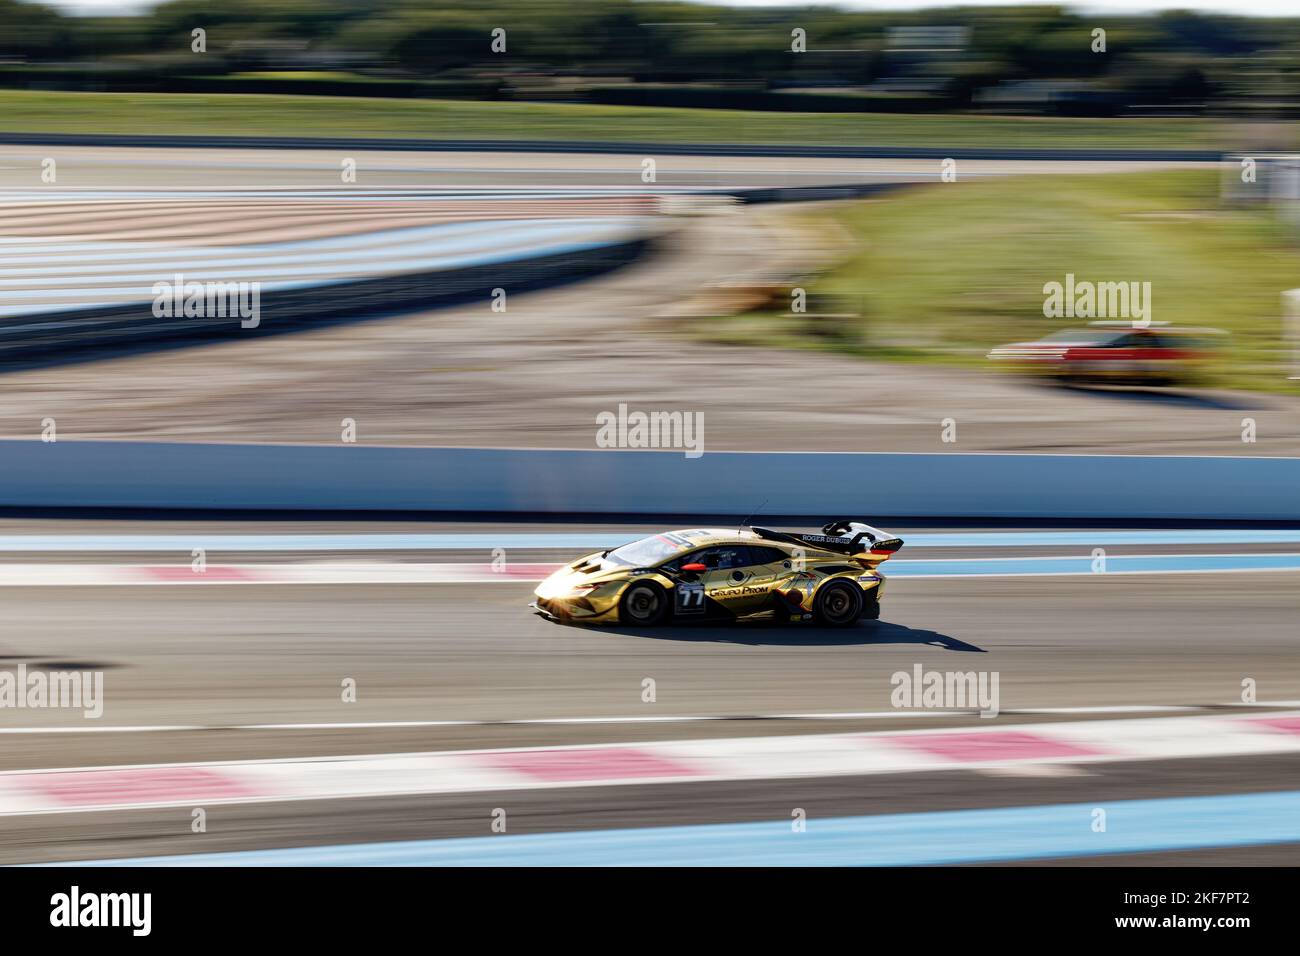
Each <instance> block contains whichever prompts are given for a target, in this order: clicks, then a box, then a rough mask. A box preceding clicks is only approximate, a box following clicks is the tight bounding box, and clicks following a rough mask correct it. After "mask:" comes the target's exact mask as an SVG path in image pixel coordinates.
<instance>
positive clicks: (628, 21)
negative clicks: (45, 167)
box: [0, 0, 1300, 115]
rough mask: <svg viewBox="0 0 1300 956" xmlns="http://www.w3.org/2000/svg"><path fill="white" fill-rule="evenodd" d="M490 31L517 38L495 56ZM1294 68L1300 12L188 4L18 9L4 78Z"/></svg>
mask: <svg viewBox="0 0 1300 956" xmlns="http://www.w3.org/2000/svg"><path fill="white" fill-rule="evenodd" d="M196 29H201V30H203V31H205V33H204V37H205V52H202V53H197V52H195V51H194V50H193V48H192V47H193V45H194V39H193V31H194V30H196ZM1098 29H1100V30H1104V31H1105V32H1104V37H1103V38H1102V43H1104V50H1103V49H1102V48H1101V45H1102V44H1099V37H1098V35H1097V34H1096V33H1095V31H1097V30H1098ZM494 30H504V31H505V33H504V36H500V35H498V39H497V41H496V48H495V49H494V35H493V31H494ZM798 31H802V33H801V34H800V33H799V32H798ZM801 38H802V39H801ZM801 43H802V48H800V44H801ZM502 45H504V51H502V50H501V46H502ZM1297 54H1300V18H1286V19H1283V18H1272V19H1269V18H1248V17H1237V16H1226V15H1211V14H1198V13H1190V12H1168V13H1162V14H1155V15H1150V16H1103V15H1100V14H1086V13H1076V12H1072V11H1069V10H1066V9H1064V8H1061V7H1055V6H1034V7H1004V8H962V7H954V8H947V9H930V10H924V11H917V12H903V13H899V12H890V13H881V12H862V11H852V10H842V9H838V8H834V7H826V6H816V7H814V6H789V7H781V8H775V7H764V8H746V9H740V8H733V7H720V6H708V5H704V4H691V3H674V2H656V0H644V2H641V0H584V2H580V3H559V2H555V0H447V2H442V3H439V4H437V5H436V6H431V5H429V4H428V3H426V2H423V0H223V2H221V3H215V2H205V0H172V2H168V3H163V4H161V5H160V6H157V7H155V8H153V9H152V10H150V11H148V12H146V13H144V14H141V15H138V16H94V17H74V16H68V15H64V14H62V13H60V12H58V11H56V10H54V9H52V8H49V7H45V6H41V5H39V4H35V3H25V2H19V0H0V84H2V85H6V86H18V87H30V88H65V89H76V88H81V89H134V90H175V91H187V90H232V91H241V90H242V91H251V92H259V91H267V92H271V91H293V92H310V93H326V94H328V93H335V94H340V93H342V94H355V93H364V94H365V95H372V96H373V95H380V96H382V95H393V96H421V95H428V96H469V97H485V98H494V97H512V98H519V99H573V100H586V101H594V102H607V103H650V104H663V105H687V106H722V107H735V108H756V109H798V110H819V109H833V110H856V109H861V110H881V109H886V110H902V111H918V110H929V109H940V110H950V109H968V108H985V109H993V110H999V111H1033V112H1056V113H1086V114H1102V115H1104V114H1110V113H1117V112H1120V111H1132V110H1134V109H1141V110H1147V111H1161V110H1163V111H1200V110H1207V109H1211V110H1216V111H1227V112H1247V111H1264V112H1266V113H1268V114H1271V115H1272V114H1284V113H1286V112H1288V111H1291V110H1295V109H1296V108H1297V104H1300V56H1298V55H1297Z"/></svg>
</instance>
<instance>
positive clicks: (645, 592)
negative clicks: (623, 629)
mask: <svg viewBox="0 0 1300 956" xmlns="http://www.w3.org/2000/svg"><path fill="white" fill-rule="evenodd" d="M667 616H668V595H667V593H666V592H665V591H664V589H663V588H661V587H660V586H659V585H657V584H655V583H654V582H653V581H639V582H637V583H636V584H633V585H632V586H631V587H629V588H628V589H627V590H626V591H624V592H623V599H622V600H621V601H619V602H618V620H619V623H620V624H631V625H633V626H635V627H653V626H654V625H656V624H662V623H663V620H664V618H665V617H667Z"/></svg>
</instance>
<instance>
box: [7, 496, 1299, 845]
mask: <svg viewBox="0 0 1300 956" xmlns="http://www.w3.org/2000/svg"><path fill="white" fill-rule="evenodd" d="M73 525H75V530H76V531H77V532H79V533H105V534H122V533H139V532H141V531H143V530H147V531H150V532H155V533H180V534H182V535H183V534H185V533H186V532H187V531H190V532H194V533H198V532H200V531H201V532H206V533H213V532H216V533H241V532H269V531H274V530H286V529H290V530H293V531H296V532H300V533H323V532H326V531H328V532H338V531H341V530H348V531H353V532H355V531H370V532H375V531H379V532H381V533H411V532H414V531H420V532H465V531H467V530H469V529H474V530H477V531H481V532H485V533H487V534H489V535H491V534H493V533H497V532H500V533H502V534H506V533H512V532H519V531H527V532H537V533H555V532H561V531H562V532H577V533H583V532H582V528H583V527H584V526H582V525H567V524H562V523H554V522H553V523H547V524H543V525H534V526H530V527H527V528H520V527H519V526H510V527H508V528H507V527H503V526H497V525H486V526H485V525H477V526H476V525H473V524H471V523H458V524H454V525H453V524H446V523H421V524H418V525H417V524H413V523H391V522H390V523H382V522H364V523H362V522H357V523H349V524H346V525H325V524H321V523H307V524H303V523H294V522H291V521H280V522H274V523H271V524H269V525H267V526H262V525H256V526H255V525H253V524H251V523H243V522H238V521H233V522H208V523H205V524H202V525H199V524H193V523H187V522H183V521H169V522H163V523H157V522H155V523H152V524H150V523H147V522H143V521H136V520H122V521H112V522H108V521H106V522H102V523H92V524H88V523H86V522H85V521H82V520H78V521H75V522H74V521H71V520H69V521H67V522H55V521H50V520H34V519H10V520H7V521H5V522H4V523H3V525H2V526H0V532H3V533H5V534H63V533H67V532H69V531H71V530H74V528H73V527H71V526H73ZM585 527H586V529H587V531H589V532H591V533H597V532H599V533H611V532H613V533H622V532H626V533H627V534H628V536H629V537H633V536H635V535H636V534H637V533H638V532H639V531H641V530H643V529H644V528H645V526H642V525H635V524H611V525H599V526H595V525H587V526H585ZM893 530H898V531H899V532H900V533H902V534H904V536H905V537H906V536H907V535H908V534H913V533H921V534H925V533H940V532H944V531H947V530H963V529H942V528H921V529H916V528H912V527H908V526H900V527H899V528H896V529H893ZM964 530H969V529H964ZM999 530H1000V531H1003V532H1008V531H1009V532H1012V533H1015V532H1016V531H1017V529H1007V528H1002V529H999ZM1034 530H1035V531H1036V532H1040V533H1042V532H1044V531H1045V530H1047V529H1034ZM1281 546H1282V545H1281V544H1244V543H1238V544H1230V545H1228V544H1225V545H1215V546H1207V545H1204V544H1202V545H1190V544H1189V545H1177V546H1174V545H1170V546H1165V547H1162V548H1154V549H1153V548H1152V546H1150V545H1131V546H1121V545H1116V546H1113V547H1111V548H1110V549H1108V550H1110V551H1111V552H1112V553H1116V554H1119V553H1125V552H1127V553H1179V552H1183V551H1189V550H1190V551H1201V552H1205V551H1227V552H1232V553H1256V552H1260V551H1270V550H1276V549H1277V548H1278V547H1281ZM1071 547H1073V546H1071ZM1071 547H1059V546H1058V547H1045V546H1041V545H1035V546H1033V547H1024V546H1019V547H1018V546H1015V545H1014V544H1011V545H1006V546H1001V547H997V548H961V549H959V548H951V549H949V548H928V547H926V548H918V549H916V550H915V551H914V552H913V553H912V554H911V555H910V556H911V557H913V558H919V557H926V558H929V557H938V556H941V555H950V554H957V553H961V556H963V557H967V558H969V557H972V556H974V555H976V554H978V555H980V556H994V555H996V556H1023V557H1035V556H1042V555H1044V554H1052V553H1063V552H1064V553H1070V552H1071ZM1075 550H1077V549H1075ZM356 556H357V555H355V554H352V555H349V554H347V553H343V554H339V553H333V554H331V553H329V552H327V551H325V550H324V549H323V550H322V551H321V552H319V553H312V552H298V553H294V554H291V555H284V554H281V555H267V554H266V553H264V552H258V553H255V554H248V555H231V554H220V555H210V556H209V560H210V561H227V560H234V559H236V558H246V559H249V560H272V559H274V560H293V561H301V560H320V559H326V558H331V557H332V558H334V559H340V558H348V557H356ZM568 556H570V555H569V554H563V555H561V554H560V553H559V552H557V551H554V550H552V551H537V552H528V553H527V556H526V557H522V556H521V557H520V558H519V559H520V560H529V561H532V560H539V561H540V560H547V559H551V558H554V559H557V560H558V559H559V558H561V557H568ZM907 556H908V554H907V549H906V548H905V550H904V552H903V553H901V554H900V555H899V557H898V558H897V559H895V560H896V561H898V562H901V561H902V560H903V559H904V558H905V557H907ZM29 557H30V556H27V555H17V554H13V553H10V554H6V555H5V556H4V560H5V561H6V562H9V561H14V560H24V561H26V560H28V559H29ZM55 557H58V558H60V559H66V560H77V561H92V562H93V561H113V562H119V561H129V560H149V561H153V562H158V561H159V560H160V558H159V556H158V555H157V554H143V553H141V554H134V555H132V554H119V553H105V552H96V553H91V554H60V555H56V556H55ZM174 557H175V560H176V563H178V564H185V563H186V561H187V560H188V554H184V553H182V554H177V555H175V556H174ZM369 557H371V558H373V557H374V555H370V556H369ZM381 557H382V558H383V559H384V560H393V561H401V560H411V559H416V558H418V559H419V560H423V561H430V560H432V561H456V560H465V559H467V558H468V559H474V560H482V559H483V558H484V557H485V555H484V553H482V552H479V551H472V550H465V551H459V550H455V549H450V550H443V551H438V552H436V553H429V552H425V553H421V554H418V555H417V554H413V553H411V552H394V553H392V554H387V555H381ZM41 559H42V560H51V559H52V558H51V556H50V555H44V556H42V557H41ZM1297 580H1298V579H1297V576H1296V572H1294V571H1287V572H1251V573H1239V574H1238V573H1233V574H1215V575H1207V574H1135V575H1109V576H1108V575H1075V576H1065V577H1045V578H1038V577H999V578H990V579H981V580H961V579H951V578H945V579H918V580H906V579H903V578H901V577H895V578H894V579H893V580H891V582H890V587H889V591H888V595H887V597H886V600H885V610H884V615H883V621H882V622H880V623H878V624H871V625H864V626H862V627H860V628H858V629H855V630H852V631H848V632H827V631H820V630H817V629H815V628H810V627H803V626H785V625H772V624H753V625H742V626H728V627H723V626H696V627H682V628H664V629H655V630H651V631H644V632H638V631H635V630H632V629H627V628H619V627H613V628H600V629H594V628H593V629H584V628H573V627H565V626H561V625H557V624H553V623H550V622H548V621H546V620H543V619H541V618H539V617H536V616H534V615H532V614H530V613H529V611H528V610H527V608H526V606H525V605H526V604H527V602H528V600H529V597H530V593H531V587H532V586H531V584H530V583H528V582H526V581H509V582H503V583H496V584H469V585H435V586H420V585H361V586H348V587H320V586H283V587H281V586H257V587H252V586H248V587H245V586H240V585H222V586H185V585H181V586H168V587H139V588H115V587H101V588H41V589H20V588H0V614H3V616H4V619H5V620H6V622H7V626H6V633H5V636H4V638H3V639H0V668H5V669H12V668H14V667H16V666H17V665H18V663H20V662H25V663H26V665H27V666H28V667H32V668H47V669H58V668H60V667H62V668H87V669H102V670H103V671H104V673H105V687H106V691H105V694H106V698H107V706H106V710H105V714H104V717H103V718H102V719H101V720H100V721H98V722H94V721H89V722H82V721H80V720H79V719H77V720H74V719H70V718H69V717H68V716H67V714H66V713H62V712H59V711H41V712H34V711H22V712H19V711H0V730H5V731H6V732H5V733H4V734H3V737H2V739H3V740H4V747H3V749H2V751H0V770H35V769H40V768H55V767H62V768H68V767H94V766H112V765H123V764H138V763H150V764H152V763H165V762H191V761H209V760H229V759H234V760H245V759H270V758H288V757H304V756H329V755H348V754H367V753H370V754H392V753H402V752H422V751H442V750H464V749H475V750H478V749H488V748H503V747H552V746H563V745H572V744H599V743H635V742H645V741H655V740H672V739H684V738H724V737H725V738H734V737H742V736H756V735H761V736H771V735H779V734H807V733H815V734H824V733H837V732H859V731H863V730H880V729H887V730H904V729H911V728H927V729H928V728H936V727H969V726H972V725H976V724H987V723H988V721H982V720H980V719H979V718H977V717H974V716H972V715H969V714H952V715H943V716H934V715H926V716H918V717H909V716H895V717H889V718H873V717H855V718H851V719H832V720H793V719H774V718H772V717H771V715H775V714H795V713H798V714H809V713H855V714H871V713H879V712H888V711H890V710H891V703H890V691H891V684H890V680H889V678H890V675H891V674H892V673H894V672H896V671H899V670H909V669H911V668H912V667H913V666H914V665H916V664H921V665H923V666H924V667H925V668H926V669H936V670H963V671H965V670H983V671H997V672H999V673H1000V675H1001V708H1002V711H1003V713H1002V714H1001V715H1000V716H999V717H998V718H996V721H995V722H996V724H997V725H998V726H999V727H1002V726H1006V727H1011V726H1013V725H1015V724H1017V723H1024V722H1026V721H1033V722H1039V723H1041V722H1043V721H1052V720H1061V721H1066V720H1105V719H1108V718H1110V717H1113V716H1115V714H1114V713H1111V712H1108V711H1106V710H1104V709H1099V708H1108V707H1109V708H1122V709H1123V710H1124V712H1125V713H1128V714H1136V715H1139V716H1142V715H1144V714H1145V713H1146V711H1145V709H1146V708H1149V709H1150V713H1149V714H1148V715H1153V716H1160V715H1161V713H1162V712H1161V711H1160V710H1159V709H1158V708H1160V707H1189V708H1197V709H1198V711H1197V712H1201V713H1235V712H1241V711H1245V710H1247V708H1244V707H1242V706H1241V705H1240V704H1239V703H1238V704H1234V701H1239V700H1240V694H1241V681H1242V680H1243V678H1247V677H1252V678H1255V679H1256V680H1257V681H1258V685H1259V689H1258V697H1259V700H1260V701H1261V702H1294V701H1297V700H1300V666H1297V660H1298V658H1297V656H1296V654H1295V641H1296V638H1297V634H1296V622H1297V620H1300V588H1297V587H1296V582H1297ZM344 677H352V678H354V679H355V680H356V681H357V687H358V699H357V702H356V703H353V704H343V703H341V702H340V700H339V692H338V688H339V686H340V681H341V679H342V678H344ZM646 677H652V678H653V679H654V680H655V681H656V684H657V700H656V701H655V702H654V703H653V704H647V703H645V702H643V701H642V699H641V689H642V681H643V679H644V678H646ZM1062 709H1063V710H1065V711H1066V712H1065V713H1056V714H1043V713H1041V711H1043V710H1062ZM1074 709H1077V710H1076V712H1069V711H1071V710H1074ZM1263 709H1268V708H1267V707H1265V708H1263ZM1034 711H1039V713H1033V712H1034ZM76 716H77V717H79V715H76ZM648 716H653V717H679V718H682V717H692V716H730V717H733V718H735V719H730V720H725V721H717V720H711V721H695V720H676V721H668V722H663V721H653V722H651V721H647V720H646V718H647V717H648ZM611 717H613V718H620V720H619V721H618V722H614V723H603V722H594V723H544V722H543V723H511V721H520V720H523V721H546V720H567V719H574V718H577V719H584V718H585V719H590V718H611ZM1169 719H1171V720H1177V719H1180V718H1179V717H1177V716H1172V717H1170V718H1169ZM438 720H448V721H466V722H468V723H460V724H457V725H454V726H431V725H424V726H408V727H386V726H383V725H384V724H386V723H388V722H392V721H414V722H421V721H438ZM87 723H97V724H99V725H101V726H103V727H113V726H122V725H162V726H178V725H199V726H201V727H203V728H205V729H199V730H193V729H190V730H179V729H177V730H165V729H164V730H157V731H145V732H134V733H121V732H115V731H112V730H103V731H92V732H76V733H59V734H50V733H29V732H26V731H28V730H31V729H34V728H40V727H46V728H48V727H51V726H63V727H67V726H70V725H75V724H81V725H82V726H84V725H85V724H87ZM259 724H311V725H314V726H311V727H307V728H302V729H285V728H279V729H250V725H259ZM336 724H350V725H352V726H350V727H342V726H330V725H336ZM15 729H18V730H23V731H24V732H20V733H15V732H13V731H14V730H15ZM1298 768H1300V764H1297V758H1296V757H1295V756H1293V755H1270V756H1249V757H1243V756H1236V757H1227V758H1223V759H1216V760H1164V761H1161V760H1153V761H1146V762H1136V763H1124V764H1094V765H1089V766H1087V767H1085V768H1066V769H1064V770H1060V771H1059V772H1056V771H1053V770H1052V768H1048V769H1047V770H1046V771H1043V772H1040V773H1034V772H1030V771H1025V772H1021V773H1016V772H1007V773H998V772H994V771H962V772H945V773H919V774H915V773H914V774H904V775H901V776H880V777H848V778H844V777H837V778H810V779H794V780H791V779H782V780H766V781H747V782H725V781H724V782H711V783H682V784H673V785H636V786H618V787H598V786H597V787H584V788H581V789H578V790H568V789H552V790H545V791H527V790H524V791H512V792H510V793H508V794H491V793H475V794H464V795H440V796H438V795H434V796H424V797H409V796H393V797H374V798H371V797H367V798H357V799H348V800H326V801H319V802H311V803H282V804H259V805H233V806H223V807H216V808H213V809H212V810H211V811H210V813H211V818H210V825H209V831H208V833H206V834H204V835H202V836H201V837H200V836H196V835H194V834H192V833H191V832H190V830H189V821H190V818H189V811H188V810H187V809H175V808H173V809H162V810H160V809H151V810H130V811H110V812H93V813H64V814H58V815H54V816H49V815H22V816H10V817H4V816H0V861H3V862H39V861H50V860H83V859H91V858H99V857H105V858H118V859H120V858H136V857H145V856H154V855H162V854H186V853H194V852H205V853H206V852H219V851H244V850H263V849H271V848H286V847H295V846H325V845H336V844H351V843H372V842H373V843H385V844H386V843H389V842H391V841H398V840H430V839H442V838H445V837H461V836H478V835H486V834H487V833H489V830H488V826H489V824H490V822H491V821H490V813H491V811H492V809H494V808H496V807H506V808H508V809H509V813H510V819H511V830H510V832H511V833H518V834H525V833H541V832H548V833H560V832H567V831H573V830H593V829H598V830H612V829H620V828H628V827H632V828H641V827H657V826H670V825H671V826H681V825H702V824H716V823H739V822H746V821H754V820H762V819H778V820H779V819H789V815H790V808H791V807H802V808H804V809H806V810H807V812H808V814H809V818H810V819H817V818H829V817H842V816H854V815H859V814H882V813H902V812H909V813H911V812H928V811H947V810H956V809H975V808H992V807H1011V806H1028V805H1037V804H1060V803H1080V802H1088V801H1094V800H1095V801H1115V800H1141V799H1149V798H1153V797H1191V796H1205V795H1210V794H1218V795H1231V794H1246V793H1264V792H1271V791H1280V790H1285V789H1287V788H1289V787H1292V786H1293V784H1294V775H1295V772H1296V770H1297V769H1298ZM1296 852H1297V851H1296V850H1295V847H1294V846H1292V845H1285V846H1280V847H1279V846H1272V847H1267V848H1263V849H1260V848H1254V847H1235V848H1234V847H1219V848H1213V849H1203V850H1197V851H1183V852H1176V853H1163V854H1152V855H1150V856H1148V855H1146V854H1121V855H1118V856H1114V857H1112V856H1107V855H1103V856H1100V857H1096V856H1093V857H1088V858H1086V859H1085V861H1084V862H1090V863H1096V862H1108V861H1109V862H1116V863H1126V862H1154V863H1169V864H1177V863H1183V862H1189V861H1201V862H1204V861H1214V862H1241V863H1290V864H1294V863H1295V862H1296V860H1297V859H1298V858H1297V856H1296ZM1037 862H1042V863H1050V862H1053V860H1052V859H1050V858H1048V859H1041V860H1038V861H1037Z"/></svg>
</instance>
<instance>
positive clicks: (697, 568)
mask: <svg viewBox="0 0 1300 956" xmlns="http://www.w3.org/2000/svg"><path fill="white" fill-rule="evenodd" d="M682 570H683V571H692V572H694V573H696V574H698V573H699V572H701V571H707V570H709V569H708V568H707V567H706V566H705V565H703V564H700V563H699V562H696V563H695V564H683V565H682Z"/></svg>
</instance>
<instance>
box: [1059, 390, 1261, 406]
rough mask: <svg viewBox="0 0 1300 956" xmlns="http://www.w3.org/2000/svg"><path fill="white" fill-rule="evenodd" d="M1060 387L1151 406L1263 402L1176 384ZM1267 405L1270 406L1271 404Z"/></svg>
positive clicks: (1256, 403)
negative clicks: (1184, 387) (1244, 400)
mask: <svg viewBox="0 0 1300 956" xmlns="http://www.w3.org/2000/svg"><path fill="white" fill-rule="evenodd" d="M1056 387H1057V388H1060V389H1064V390H1065V391H1067V392H1072V393H1074V394H1076V395H1087V396H1089V397H1091V398H1103V399H1104V398H1108V399H1111V400H1112V401H1127V402H1141V403H1143V404H1147V405H1171V406H1174V407H1177V408H1209V409H1217V410H1219V411H1232V410H1235V409H1247V408H1259V407H1261V405H1260V403H1258V402H1255V401H1251V402H1250V403H1249V404H1248V403H1246V402H1242V401H1239V400H1237V399H1234V398H1230V397H1227V396H1223V395H1207V394H1201V393H1198V392H1193V391H1188V390H1185V389H1183V390H1179V389H1177V388H1176V387H1174V388H1168V389H1162V388H1159V387H1156V386H1149V387H1144V386H1141V385H1128V386H1117V385H1073V384H1067V385H1057V386H1056ZM1263 407H1268V406H1267V405H1265V406H1263Z"/></svg>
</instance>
